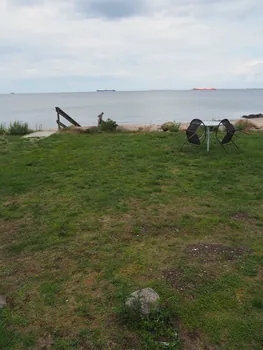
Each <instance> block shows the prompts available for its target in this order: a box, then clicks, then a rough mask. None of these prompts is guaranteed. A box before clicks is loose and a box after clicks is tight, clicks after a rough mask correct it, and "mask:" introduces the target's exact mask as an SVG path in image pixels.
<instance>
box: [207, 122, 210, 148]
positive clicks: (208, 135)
mask: <svg viewBox="0 0 263 350" xmlns="http://www.w3.org/2000/svg"><path fill="white" fill-rule="evenodd" d="M209 145H210V127H209V126H207V152H209Z"/></svg>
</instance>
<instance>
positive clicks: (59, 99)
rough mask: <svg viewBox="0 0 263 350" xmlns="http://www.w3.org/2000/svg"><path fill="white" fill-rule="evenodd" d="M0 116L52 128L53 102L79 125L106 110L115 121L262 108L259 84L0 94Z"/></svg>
mask: <svg viewBox="0 0 263 350" xmlns="http://www.w3.org/2000/svg"><path fill="white" fill-rule="evenodd" d="M0 106H1V111H0V122H4V123H7V124H8V123H9V122H10V121H14V120H20V121H23V122H28V123H29V125H30V126H31V127H32V128H34V127H35V126H36V125H38V126H39V125H41V126H42V128H56V113H55V107H56V106H57V107H60V108H62V109H63V110H65V112H67V113H68V114H69V115H70V116H72V117H73V118H74V119H76V120H77V121H78V122H79V123H80V124H81V125H85V126H86V125H94V124H96V123H97V115H98V114H100V113H101V112H104V113H105V118H108V117H110V118H112V119H114V120H116V121H117V122H118V123H138V124H144V123H162V122H166V121H174V120H175V121H178V122H186V121H190V120H191V119H193V118H194V117H198V118H200V119H204V120H207V119H212V118H223V117H227V118H229V119H238V118H240V117H241V116H242V115H243V114H249V113H262V112H263V90H217V91H145V92H87V93H61V94H58V93H56V94H14V95H11V94H10V95H0Z"/></svg>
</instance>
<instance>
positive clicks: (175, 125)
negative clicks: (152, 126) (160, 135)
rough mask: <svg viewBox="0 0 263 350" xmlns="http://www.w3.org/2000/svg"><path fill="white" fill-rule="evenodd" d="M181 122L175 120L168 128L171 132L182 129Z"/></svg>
mask: <svg viewBox="0 0 263 350" xmlns="http://www.w3.org/2000/svg"><path fill="white" fill-rule="evenodd" d="M180 127H181V123H177V122H174V123H173V125H168V130H169V131H170V132H178V131H180Z"/></svg>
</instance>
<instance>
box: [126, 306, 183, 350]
mask: <svg viewBox="0 0 263 350" xmlns="http://www.w3.org/2000/svg"><path fill="white" fill-rule="evenodd" d="M120 320H121V322H122V323H124V324H125V325H126V326H127V327H128V328H129V329H130V330H131V331H133V332H136V333H137V334H138V335H139V336H140V340H141V343H142V345H143V346H144V348H145V349H153V350H154V349H156V350H157V349H180V348H181V347H180V340H179V336H178V332H177V331H176V329H175V325H174V323H175V322H174V316H173V315H172V313H171V312H170V311H169V309H168V308H166V307H165V306H164V305H163V306H162V307H161V308H160V309H159V310H155V311H153V312H151V314H150V315H148V316H145V315H142V314H141V312H140V310H139V308H138V309H136V308H135V309H133V310H131V309H130V308H127V307H125V306H124V307H123V309H122V311H121V313H120Z"/></svg>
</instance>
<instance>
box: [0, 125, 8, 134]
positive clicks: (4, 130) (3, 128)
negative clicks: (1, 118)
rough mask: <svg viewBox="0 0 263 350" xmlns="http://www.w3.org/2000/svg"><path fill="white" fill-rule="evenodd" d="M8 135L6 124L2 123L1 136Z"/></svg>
mask: <svg viewBox="0 0 263 350" xmlns="http://www.w3.org/2000/svg"><path fill="white" fill-rule="evenodd" d="M5 134H7V129H6V125H5V124H4V123H0V135H5Z"/></svg>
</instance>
